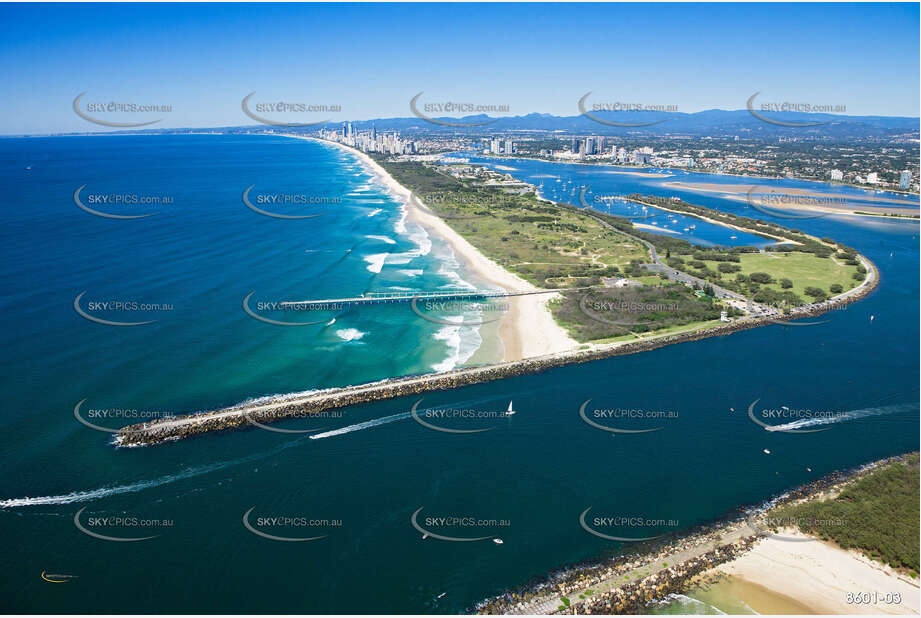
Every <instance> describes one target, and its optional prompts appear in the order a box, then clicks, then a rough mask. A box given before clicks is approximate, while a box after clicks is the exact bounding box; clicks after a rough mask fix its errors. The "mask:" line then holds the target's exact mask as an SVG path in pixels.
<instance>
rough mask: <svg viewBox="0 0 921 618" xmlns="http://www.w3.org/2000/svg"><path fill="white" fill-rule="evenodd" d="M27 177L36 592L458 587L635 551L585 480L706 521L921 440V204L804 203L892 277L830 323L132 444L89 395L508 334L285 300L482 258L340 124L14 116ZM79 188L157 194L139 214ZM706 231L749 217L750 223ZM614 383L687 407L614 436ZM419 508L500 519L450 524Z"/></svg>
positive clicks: (333, 599)
mask: <svg viewBox="0 0 921 618" xmlns="http://www.w3.org/2000/svg"><path fill="white" fill-rule="evenodd" d="M502 164H503V165H504V166H506V167H511V168H513V170H512V171H510V172H509V173H511V174H512V175H513V176H515V177H516V178H520V179H523V180H527V181H529V182H535V183H537V182H539V181H538V180H535V179H536V178H537V177H539V176H547V177H553V181H552V182H553V183H554V184H561V185H562V184H563V183H564V182H566V183H567V188H566V193H567V195H568V196H573V195H575V198H578V195H579V193H580V191H581V189H578V190H576V191H575V193H573V189H574V188H576V187H577V186H578V187H590V191H591V193H588V195H589V197H590V198H591V199H592V203H595V201H594V199H593V197H592V196H593V195H595V194H598V195H615V194H616V195H626V194H629V193H634V192H641V193H651V194H655V195H663V196H673V195H679V196H681V197H683V198H684V199H686V200H688V201H690V202H692V203H698V204H702V205H705V206H709V207H711V208H717V209H720V210H725V211H727V212H735V213H737V214H745V215H746V216H753V214H752V213H746V212H745V208H746V205H745V204H744V203H743V202H739V201H733V200H729V199H724V198H721V197H719V196H717V195H700V194H693V193H689V192H681V191H678V190H676V189H674V188H672V187H668V186H664V185H663V182H664V179H662V178H640V177H635V176H629V175H616V174H608V173H605V172H606V170H602V169H596V168H592V167H589V166H564V165H557V164H552V163H543V162H535V161H520V160H508V161H503V162H502ZM569 168H572V169H569ZM673 173H674V174H675V175H678V174H685V173H684V172H673ZM556 178H560V183H556V181H555V179H556ZM682 179H684V178H682ZM547 180H548V179H547V178H545V179H544V187H545V190H547V191H548V190H549V189H548V188H547ZM668 180H674V178H669V179H668ZM698 180H699V181H700V182H704V181H706V182H738V181H739V179H731V178H722V177H719V178H715V177H710V176H703V175H698ZM0 181H2V186H3V188H4V192H5V197H6V200H5V202H4V206H3V208H2V211H0V217H2V224H3V225H2V227H0V234H2V240H3V242H2V247H3V249H2V251H3V268H2V270H0V277H2V283H3V286H2V288H0V289H2V292H0V305H2V310H3V314H4V324H5V328H4V329H3V330H2V333H0V337H2V346H0V354H2V355H3V361H4V362H3V366H4V372H3V375H2V377H0V380H2V388H3V393H4V405H3V407H2V410H0V430H2V431H0V449H2V452H3V453H4V465H5V470H4V472H5V473H4V475H3V477H2V481H0V529H2V530H3V533H4V534H3V536H4V551H3V552H0V563H2V568H3V572H4V573H6V574H7V577H5V578H4V580H3V581H2V582H0V599H3V601H2V603H0V607H2V608H3V609H4V610H5V611H7V612H41V613H80V612H92V611H98V608H99V603H100V599H105V603H106V611H110V612H113V613H156V612H167V613H168V612H181V613H196V612H202V613H240V612H258V613H292V612H293V613H395V614H396V613H433V612H434V613H456V612H461V611H464V610H468V609H470V608H472V607H474V606H475V604H476V603H477V602H478V601H481V600H483V599H484V598H486V597H489V596H491V595H494V594H498V593H500V592H502V591H504V590H505V589H507V588H509V587H514V586H517V585H519V584H522V583H524V582H525V581H527V580H529V579H530V578H532V577H536V576H541V575H544V574H546V573H548V572H550V571H552V570H553V569H556V568H559V567H562V566H565V565H567V564H572V563H574V562H578V561H583V560H588V559H591V558H594V557H598V556H602V555H609V554H612V553H618V552H623V551H630V548H631V543H629V542H615V541H607V540H604V539H601V538H598V537H596V536H593V535H591V534H589V533H587V532H586V531H585V530H584V529H583V528H582V527H581V526H580V523H579V517H580V514H581V513H583V512H584V511H585V510H586V509H587V508H591V509H593V512H595V513H598V514H604V515H611V516H613V515H618V516H624V517H643V518H647V519H653V520H656V521H665V522H668V524H667V525H663V526H659V527H657V528H656V529H655V530H650V531H649V532H650V533H653V532H654V533H665V532H681V531H682V530H687V529H690V528H692V527H693V526H695V525H698V524H701V523H705V522H709V521H712V520H713V519H715V518H718V517H720V516H722V515H724V514H726V513H727V512H729V511H731V510H733V509H735V508H736V507H738V506H739V505H742V504H755V503H760V502H762V501H765V500H767V499H769V498H770V497H771V496H773V495H776V494H778V493H780V492H783V491H785V490H786V489H789V488H791V487H794V486H796V485H799V484H801V483H804V482H806V481H809V480H813V479H816V478H818V477H820V476H823V475H825V474H827V473H829V472H831V471H833V470H837V469H841V468H846V467H852V466H856V465H859V464H862V463H865V462H868V461H871V460H875V459H879V458H883V457H886V456H890V455H895V454H898V453H903V452H906V451H910V450H917V449H918V446H919V439H918V423H919V406H918V381H917V380H918V373H919V349H918V341H919V331H918V329H919V326H918V319H917V317H918V314H919V284H918V282H919V249H918V224H917V222H907V221H891V220H883V219H858V218H854V217H839V216H828V217H821V218H816V219H808V220H801V221H796V223H795V227H798V228H800V229H802V230H804V231H806V232H808V233H811V234H815V235H817V236H830V237H832V238H835V239H837V240H839V241H841V242H843V243H845V244H848V245H850V246H853V247H855V248H856V249H857V250H858V251H860V252H861V253H863V254H864V255H866V256H867V257H869V258H870V259H871V260H872V261H873V262H874V263H875V264H876V265H877V266H878V267H879V269H880V272H881V283H880V285H879V287H878V288H877V289H876V290H875V291H874V292H873V293H872V294H871V295H869V296H868V297H866V298H865V299H863V300H861V301H860V302H858V303H855V304H852V305H849V306H847V307H846V308H845V309H843V310H838V311H833V312H831V313H830V314H829V315H827V316H825V318H824V320H827V321H823V322H822V323H820V324H806V322H808V320H805V321H801V322H794V323H793V324H791V325H774V326H768V327H763V328H758V329H754V330H748V331H743V332H739V333H735V334H732V335H729V336H723V337H716V338H711V339H707V340H703V341H698V342H690V343H683V344H679V345H673V346H669V347H666V348H662V349H658V350H654V351H650V352H645V353H642V354H637V355H631V356H624V357H617V358H612V359H608V360H603V361H598V362H593V363H590V364H585V365H576V366H567V367H563V368H559V369H554V370H551V371H546V372H544V373H541V374H536V375H531V376H523V377H518V378H513V379H508V380H503V381H501V382H494V383H489V384H480V385H475V386H469V387H465V388H462V389H459V390H456V391H449V392H434V393H428V394H426V395H425V396H424V397H423V398H421V399H423V402H422V403H421V404H419V399H420V398H419V397H415V398H407V399H396V400H391V401H385V402H379V403H375V404H369V405H363V406H356V407H351V408H345V409H343V410H341V413H339V414H337V415H331V416H330V417H327V418H322V419H291V420H287V421H285V422H282V423H278V424H277V428H279V429H287V430H290V431H292V432H299V431H303V430H305V428H310V429H312V430H314V432H313V435H312V436H311V435H308V434H307V433H281V432H277V431H268V430H264V429H260V428H257V427H253V428H252V429H247V430H241V431H235V432H229V433H226V434H221V435H208V436H204V437H201V438H195V439H189V440H185V441H181V442H175V443H169V444H165V445H162V446H158V447H148V448H136V449H117V448H114V447H113V446H112V445H111V435H110V434H109V433H107V432H105V431H98V430H94V429H92V428H90V427H87V426H86V425H85V424H82V423H81V422H79V421H78V420H77V419H76V418H75V407H77V406H78V405H80V406H81V407H79V410H80V412H81V415H82V416H83V418H84V419H86V418H90V419H92V418H93V417H92V416H91V412H92V411H94V410H95V411H98V410H106V411H108V413H109V414H108V416H104V417H98V418H95V420H94V422H95V423H96V424H98V425H100V426H107V425H119V424H121V425H124V424H128V423H129V422H134V421H135V420H137V419H139V420H144V418H146V417H147V416H149V417H151V418H153V417H155V416H156V415H158V414H166V413H184V412H191V411H195V410H203V409H211V408H215V407H219V406H223V405H229V404H233V403H236V402H240V401H243V400H247V399H256V398H260V397H267V396H273V395H283V394H286V393H296V392H303V391H307V390H313V389H322V388H330V387H334V386H340V385H345V384H354V383H359V382H367V381H373V380H380V379H384V378H386V377H389V376H394V375H406V374H414V373H422V372H430V371H437V370H442V369H449V368H451V367H453V366H456V365H458V364H463V363H465V362H471V359H473V358H474V354H475V353H476V350H477V347H478V346H479V344H480V334H479V333H478V332H476V331H475V330H474V329H471V328H469V327H461V326H456V327H452V326H445V325H440V324H435V323H432V322H428V321H425V320H422V319H419V317H418V316H416V315H415V314H413V313H412V312H411V311H410V310H409V308H408V307H406V306H405V305H393V306H384V307H380V308H378V309H375V310H374V311H360V312H359V311H355V310H340V311H328V312H322V311H318V312H309V313H307V312H293V311H288V310H285V309H282V308H281V307H282V306H281V305H279V304H278V303H280V302H284V301H297V300H303V299H308V298H313V299H322V298H339V297H347V296H357V295H360V294H367V293H370V292H381V291H388V290H390V291H397V290H405V289H435V288H444V289H448V288H456V287H464V286H476V285H478V282H477V281H476V280H475V279H474V278H473V277H472V276H471V275H470V274H469V273H467V272H465V271H464V269H463V267H462V265H461V264H459V263H458V262H457V261H456V260H455V259H454V258H453V256H452V255H451V253H450V251H449V249H447V248H446V247H444V246H443V244H442V243H439V242H438V241H437V239H433V238H430V237H428V235H426V234H425V232H424V231H422V230H421V229H417V228H414V226H412V225H411V224H409V223H407V222H406V221H405V219H404V213H403V212H402V209H401V204H400V203H399V201H398V200H396V199H395V198H394V197H393V196H391V195H389V194H388V193H387V192H386V191H385V190H384V189H383V188H382V187H381V186H380V185H379V184H378V183H377V182H376V181H375V179H374V177H373V176H372V175H371V174H370V173H369V172H368V171H367V170H366V169H365V168H363V167H362V165H361V163H360V161H359V160H358V159H357V158H355V157H354V156H353V155H351V154H349V153H347V152H344V151H342V150H338V149H335V148H333V147H331V146H329V145H324V144H320V143H316V142H310V141H304V140H294V139H289V138H285V137H281V136H271V135H163V136H123V137H117V136H107V137H54V138H32V139H3V140H0ZM764 182H766V183H767V182H770V183H774V184H776V185H777V186H778V187H809V186H812V185H810V184H809V183H802V182H800V181H787V180H774V181H764ZM247 190H249V193H248V196H249V201H250V204H252V205H253V206H256V207H257V208H258V209H261V210H264V211H266V212H269V213H271V214H283V215H287V216H293V217H306V216H310V218H299V219H288V218H277V217H274V216H269V215H266V214H260V213H258V212H254V210H253V209H252V208H250V207H249V206H248V205H247V204H246V203H245V202H244V201H243V198H242V196H243V194H244V192H245V191H247ZM560 191H562V189H561V190H560ZM561 195H562V193H561ZM106 196H122V197H121V198H120V199H117V200H114V199H105V198H106ZM279 196H280V201H279V199H275V198H276V197H279ZM547 196H548V197H551V198H552V197H553V196H552V195H547ZM166 198H168V199H166ZM78 201H79V203H80V204H82V205H83V206H86V207H88V208H90V209H91V210H95V211H97V212H98V213H102V214H116V215H120V216H140V215H145V214H152V213H153V216H148V217H143V218H132V219H116V218H110V217H106V216H100V215H99V214H91V213H90V212H87V211H86V210H84V209H83V208H81V207H80V206H79V205H78V203H77V202H78ZM571 203H577V202H576V201H571ZM611 207H612V208H614V209H615V214H616V209H617V208H621V207H623V208H626V207H627V206H622V205H620V204H618V203H616V202H614V205H613V206H611ZM628 214H629V213H628ZM315 215H319V216H315ZM663 218H664V215H663ZM760 218H770V217H769V216H768V215H763V214H762V215H761V217H760ZM777 221H778V222H780V223H781V224H786V225H791V224H790V222H789V221H788V220H782V219H777ZM664 223H667V224H668V225H669V226H670V229H672V230H675V229H677V231H678V232H681V233H685V230H684V228H685V227H689V225H687V224H686V223H687V222H685V221H683V220H682V221H678V222H664ZM660 225H663V222H661V221H660ZM695 230H696V231H695V233H696V234H697V235H699V236H700V237H701V238H703V240H705V241H707V242H711V243H714V244H728V243H730V241H732V242H734V241H740V244H744V243H743V242H742V241H743V240H744V239H742V238H738V236H739V235H738V234H735V235H736V236H737V238H736V239H730V238H728V235H732V233H731V231H727V230H726V229H717V230H711V229H709V228H707V227H706V226H701V225H698V226H697V227H696V228H695ZM665 233H668V232H665ZM687 233H690V230H687ZM721 234H722V235H721ZM244 299H248V301H247V304H246V307H248V308H249V309H250V311H251V312H247V311H246V310H245V308H244ZM77 309H79V310H80V311H79V312H78V311H77ZM81 312H82V313H83V314H86V315H82V314H81ZM252 314H255V317H254V315H252ZM87 315H88V316H90V317H91V318H96V319H97V320H105V321H109V322H121V323H134V322H148V323H145V324H140V325H137V326H115V325H111V324H104V323H100V322H98V321H96V320H93V319H88V318H87V317H86V316H87ZM259 318H265V319H267V320H272V321H275V322H283V323H284V322H288V323H292V324H293V323H296V322H309V323H308V324H303V325H284V324H275V323H271V322H268V321H265V320H263V319H259ZM589 399H591V401H592V403H591V405H593V406H599V407H604V408H609V409H630V410H633V409H636V410H656V411H669V412H672V414H671V415H668V416H666V417H663V418H662V420H661V421H659V422H658V425H657V426H660V427H661V430H660V431H656V432H651V433H643V434H633V435H623V434H619V435H616V436H615V435H614V434H611V433H609V432H605V431H600V430H598V429H597V428H595V427H592V426H590V425H589V424H587V423H585V422H584V421H583V420H582V418H581V417H580V414H579V410H580V407H581V406H582V405H583V404H584V403H585V402H586V401H587V400H589ZM756 400H758V401H759V402H760V403H759V405H760V406H770V407H777V408H779V407H781V406H788V407H796V408H808V409H813V410H828V411H836V412H838V413H839V414H837V415H835V417H834V418H835V420H834V421H833V422H829V423H828V424H826V425H823V428H825V429H827V430H826V431H822V432H818V433H809V434H789V433H781V432H766V431H765V430H764V429H763V428H761V427H760V426H758V425H756V424H754V423H752V422H751V421H750V420H749V418H748V417H747V415H746V410H747V408H748V406H749V405H751V404H752V402H754V401H756ZM510 401H513V402H514V408H515V410H516V411H517V414H516V415H515V416H513V417H511V418H503V419H501V420H496V419H493V420H491V421H482V426H483V427H484V428H488V429H489V430H488V431H483V432H479V433H475V434H465V435H460V434H451V433H443V432H439V431H432V430H431V429H429V428H427V427H425V426H423V425H421V424H420V423H418V422H416V421H415V420H414V418H413V416H412V414H411V413H410V411H411V409H412V407H413V406H414V404H419V405H422V406H424V407H428V408H452V409H463V410H505V409H506V406H507V405H508V403H509V402H510ZM112 410H116V411H120V415H119V414H114V415H113V414H112V413H111V411H112ZM145 415H147V416H145ZM317 432H318V433H317ZM279 522H281V523H280V524H279ZM414 524H419V525H421V526H422V527H423V528H425V529H428V530H435V531H436V533H437V534H438V535H441V536H452V537H456V538H470V539H473V538H478V539H480V540H476V541H469V542H450V541H446V540H443V539H441V538H438V536H435V535H426V534H423V533H420V531H419V529H418V528H416V527H415V525H414ZM250 528H255V529H256V530H257V531H259V532H262V533H264V534H267V535H269V536H275V537H279V538H281V537H284V538H288V539H311V540H295V541H287V542H286V541H281V540H278V539H277V538H276V539H272V538H269V537H268V536H264V535H260V534H257V533H253V532H252V530H251V529H250ZM436 529H437V530H436ZM88 532H89V533H93V534H89V533H88ZM611 532H617V531H611ZM94 534H95V536H94ZM622 536H623V535H622ZM101 537H113V538H115V537H117V538H121V539H123V540H122V541H112V540H111V539H108V540H107V539H104V538H101ZM481 537H482V538H481ZM124 539H129V540H124ZM495 539H501V540H502V543H501V544H500V543H496V542H495ZM49 581H60V582H61V583H54V584H52V583H49Z"/></svg>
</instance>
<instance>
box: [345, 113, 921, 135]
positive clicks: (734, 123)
mask: <svg viewBox="0 0 921 618" xmlns="http://www.w3.org/2000/svg"><path fill="white" fill-rule="evenodd" d="M756 112H757V113H759V114H761V115H762V116H764V117H766V118H769V119H770V120H776V121H779V122H783V123H799V124H803V123H823V124H820V125H815V126H797V127H792V126H781V125H777V124H772V123H769V122H765V121H763V120H761V119H759V118H756V117H755V116H754V115H753V114H752V113H751V112H749V111H748V110H747V109H743V110H733V111H727V110H719V109H712V110H706V111H702V112H695V113H692V114H687V113H681V112H594V111H590V114H591V115H592V116H593V117H594V118H597V119H599V120H603V121H608V122H615V123H620V124H645V123H651V122H657V121H661V122H658V124H654V125H649V126H634V127H624V126H612V125H610V124H605V123H603V122H598V121H596V120H593V119H592V118H589V117H587V116H585V115H581V114H580V115H576V116H554V115H551V114H527V115H526V116H504V117H498V118H491V117H489V116H486V115H479V116H466V117H463V118H450V117H437V118H433V120H436V121H439V122H445V123H451V124H466V125H478V126H467V127H463V126H460V127H459V126H445V125H439V124H434V123H431V122H428V121H426V120H423V119H421V118H417V117H415V116H410V117H407V118H379V119H376V120H374V121H373V122H374V125H375V127H376V128H377V130H378V131H394V130H398V131H403V132H414V131H425V132H436V133H461V134H485V133H491V132H502V133H505V132H517V131H521V132H554V131H559V132H562V133H566V134H573V135H590V134H591V135H619V136H629V135H647V136H669V135H671V136H675V135H688V136H694V137H702V136H707V135H710V136H714V137H716V136H734V135H739V136H740V138H741V137H743V136H744V137H749V138H750V137H777V136H789V137H793V136H804V135H813V136H816V137H838V138H859V137H893V136H898V135H904V136H905V138H906V139H911V138H914V139H917V138H918V134H919V119H918V118H910V117H898V116H843V115H837V114H808V113H798V112H776V113H772V112H761V111H759V110H756ZM485 122H488V123H489V124H481V123H485ZM340 124H341V123H330V126H332V127H335V126H338V125H340ZM352 124H353V127H355V128H356V129H358V130H364V129H367V128H368V127H370V126H371V121H363V122H353V123H352Z"/></svg>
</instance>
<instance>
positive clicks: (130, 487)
mask: <svg viewBox="0 0 921 618" xmlns="http://www.w3.org/2000/svg"><path fill="white" fill-rule="evenodd" d="M306 438H307V436H304V437H302V438H298V439H296V440H292V441H290V442H287V443H285V444H282V445H281V446H277V447H275V448H273V449H270V450H268V451H265V452H263V453H256V454H254V455H248V456H246V457H240V458H239V459H232V460H230V461H223V462H219V463H213V464H208V465H205V466H197V467H194V468H189V469H187V470H183V471H182V472H179V473H177V474H168V475H166V476H161V477H159V478H156V479H150V480H146V481H137V482H135V483H126V484H125V485H112V486H109V487H100V488H99V489H90V490H86V491H72V492H70V493H68V494H61V495H58V496H37V497H29V496H26V497H24V498H8V499H5V500H0V509H14V508H20V507H24V506H45V505H57V504H72V503H74V502H90V501H92V500H99V499H101V498H108V497H109V496H118V495H122V494H133V493H137V492H139V491H144V490H145V489H151V488H153V487H160V486H162V485H169V484H170V483H176V482H177V481H182V480H185V479H189V478H193V477H196V476H202V475H204V474H209V473H211V472H216V471H218V470H223V469H225V468H230V467H233V466H237V465H240V464H245V463H249V462H252V461H258V460H260V459H265V458H266V457H270V456H272V455H275V454H276V453H279V452H281V451H283V450H285V449H289V448H291V447H293V446H297V445H298V444H300V443H301V442H303V441H304V440H305V439H306Z"/></svg>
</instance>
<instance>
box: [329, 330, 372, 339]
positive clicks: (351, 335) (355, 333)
mask: <svg viewBox="0 0 921 618" xmlns="http://www.w3.org/2000/svg"><path fill="white" fill-rule="evenodd" d="M367 334H368V333H363V332H361V331H360V330H358V329H357V328H343V329H340V330H337V331H336V336H337V337H339V338H340V339H342V340H343V341H358V340H359V339H361V338H362V337H364V336H365V335H367Z"/></svg>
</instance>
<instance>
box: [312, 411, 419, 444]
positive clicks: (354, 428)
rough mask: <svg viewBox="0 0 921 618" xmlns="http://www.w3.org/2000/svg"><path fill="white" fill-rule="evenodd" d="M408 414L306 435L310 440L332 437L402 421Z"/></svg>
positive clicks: (404, 413)
mask: <svg viewBox="0 0 921 618" xmlns="http://www.w3.org/2000/svg"><path fill="white" fill-rule="evenodd" d="M409 416H410V414H409V412H401V413H400V414H394V415H393V416H385V417H383V418H375V419H372V420H370V421H365V422H364V423H356V424H355V425H349V426H347V427H340V428H339V429H333V430H332V431H324V432H323V433H315V434H313V435H311V436H308V437H309V438H310V439H311V440H319V439H321V438H332V437H333V436H341V435H342V434H346V433H352V432H353V431H361V430H362V429H370V428H372V427H377V426H378V425H386V424H387V423H392V422H394V421H402V420H403V419H405V418H409Z"/></svg>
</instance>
